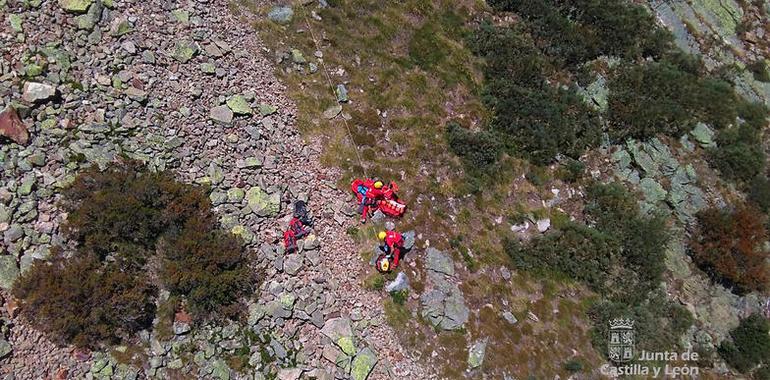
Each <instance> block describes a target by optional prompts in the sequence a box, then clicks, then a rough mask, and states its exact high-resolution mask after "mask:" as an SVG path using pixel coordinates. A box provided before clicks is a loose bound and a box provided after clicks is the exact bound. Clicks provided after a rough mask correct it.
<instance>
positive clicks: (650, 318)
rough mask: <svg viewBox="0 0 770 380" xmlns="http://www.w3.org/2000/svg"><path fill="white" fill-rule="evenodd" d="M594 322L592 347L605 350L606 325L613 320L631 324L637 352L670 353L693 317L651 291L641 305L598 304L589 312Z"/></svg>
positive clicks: (626, 303) (682, 308) (623, 302)
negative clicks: (623, 319)
mask: <svg viewBox="0 0 770 380" xmlns="http://www.w3.org/2000/svg"><path fill="white" fill-rule="evenodd" d="M588 314H589V317H590V318H591V321H592V322H593V326H594V328H593V331H592V334H591V335H592V341H593V343H594V346H595V347H602V348H604V347H607V337H608V336H609V327H610V325H609V323H610V321H611V320H613V319H616V318H620V317H622V318H628V319H631V320H632V321H634V332H635V336H634V342H635V345H636V349H637V350H647V351H661V350H673V349H674V348H675V347H677V346H678V344H679V341H680V338H681V336H682V335H683V334H684V333H685V332H687V330H688V329H689V328H690V326H692V323H693V317H692V315H691V314H690V313H689V312H688V311H687V309H685V308H684V307H683V306H682V305H679V304H677V303H676V302H673V301H671V300H669V299H668V297H667V296H666V294H665V293H663V292H662V291H654V292H651V293H650V294H649V295H648V297H647V298H646V299H645V300H644V301H643V302H640V303H629V302H625V301H620V300H619V301H607V300H605V301H601V302H598V303H596V304H594V305H593V306H592V307H591V309H590V310H589V313H588Z"/></svg>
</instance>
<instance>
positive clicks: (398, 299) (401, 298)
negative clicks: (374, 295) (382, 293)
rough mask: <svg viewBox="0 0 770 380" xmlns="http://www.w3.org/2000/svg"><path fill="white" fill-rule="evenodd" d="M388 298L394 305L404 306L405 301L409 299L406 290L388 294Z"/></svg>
mask: <svg viewBox="0 0 770 380" xmlns="http://www.w3.org/2000/svg"><path fill="white" fill-rule="evenodd" d="M390 297H391V298H392V299H393V302H394V303H395V304H396V305H404V304H405V303H406V300H408V299H409V291H408V290H399V291H397V292H393V293H390Z"/></svg>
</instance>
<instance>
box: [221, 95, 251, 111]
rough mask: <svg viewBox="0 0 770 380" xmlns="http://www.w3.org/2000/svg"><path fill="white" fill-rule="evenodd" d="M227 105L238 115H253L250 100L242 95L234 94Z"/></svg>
mask: <svg viewBox="0 0 770 380" xmlns="http://www.w3.org/2000/svg"><path fill="white" fill-rule="evenodd" d="M227 106H228V107H230V109H231V110H232V111H233V112H234V113H235V114H237V115H251V114H252V113H253V111H252V110H251V106H250V105H249V102H247V101H246V99H245V98H244V97H243V96H242V95H234V96H232V97H230V99H228V100H227Z"/></svg>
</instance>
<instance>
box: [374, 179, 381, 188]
mask: <svg viewBox="0 0 770 380" xmlns="http://www.w3.org/2000/svg"><path fill="white" fill-rule="evenodd" d="M374 188H375V189H382V181H377V182H375V183H374Z"/></svg>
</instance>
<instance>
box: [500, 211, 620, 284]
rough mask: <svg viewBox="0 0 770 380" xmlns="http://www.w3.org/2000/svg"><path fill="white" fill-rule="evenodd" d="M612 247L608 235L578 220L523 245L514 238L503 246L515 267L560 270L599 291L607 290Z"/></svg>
mask: <svg viewBox="0 0 770 380" xmlns="http://www.w3.org/2000/svg"><path fill="white" fill-rule="evenodd" d="M615 248H616V247H615V246H613V245H612V242H611V240H610V237H609V236H607V235H606V234H603V233H602V232H600V231H598V230H596V229H593V228H590V227H588V226H584V225H581V224H578V223H567V224H566V225H565V226H564V227H563V228H561V229H560V230H559V231H556V232H553V233H549V234H546V235H545V236H543V237H540V238H535V239H533V240H532V241H531V242H530V243H529V244H526V245H525V244H521V243H520V242H518V241H516V240H509V241H507V242H506V245H505V249H506V252H507V253H508V255H509V257H510V258H511V260H512V262H513V265H514V266H515V267H516V268H517V269H521V270H526V271H530V272H535V273H540V274H546V273H548V272H552V271H555V272H560V273H563V274H564V275H566V276H568V277H569V278H571V279H574V280H577V281H581V282H584V283H586V284H588V286H590V287H591V288H592V289H594V290H596V291H599V292H604V291H606V286H607V283H608V278H607V274H608V273H609V272H610V268H611V267H612V266H613V264H615V262H614V261H615V252H614V251H615Z"/></svg>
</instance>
